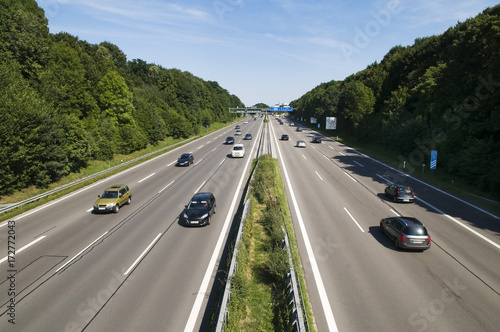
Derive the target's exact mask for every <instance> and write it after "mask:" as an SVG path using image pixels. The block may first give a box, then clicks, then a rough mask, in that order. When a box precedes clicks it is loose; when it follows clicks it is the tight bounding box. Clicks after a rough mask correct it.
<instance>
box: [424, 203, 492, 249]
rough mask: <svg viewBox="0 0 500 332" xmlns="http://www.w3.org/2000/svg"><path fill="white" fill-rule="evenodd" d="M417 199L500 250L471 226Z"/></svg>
mask: <svg viewBox="0 0 500 332" xmlns="http://www.w3.org/2000/svg"><path fill="white" fill-rule="evenodd" d="M415 198H416V199H418V200H419V201H420V202H422V203H424V204H426V205H427V206H429V207H431V208H432V209H434V210H436V211H437V212H439V213H441V214H442V215H443V216H445V217H446V218H448V219H450V220H451V221H453V222H455V223H456V224H458V225H460V226H462V227H463V228H465V229H466V230H468V231H469V232H471V233H472V234H474V235H476V236H478V237H480V238H481V239H483V240H484V241H486V242H488V243H489V244H491V245H493V246H494V247H496V248H497V249H500V245H499V244H497V243H495V242H493V241H492V240H490V239H488V238H487V237H486V236H484V235H482V234H479V233H478V232H477V231H475V230H473V229H472V228H470V227H469V226H467V225H465V224H463V223H461V222H460V221H458V220H457V219H455V218H453V217H452V216H450V215H448V214H446V213H444V212H443V211H441V210H439V209H438V208H437V207H435V206H433V205H431V204H429V203H427V202H426V201H424V200H423V199H421V198H419V197H415Z"/></svg>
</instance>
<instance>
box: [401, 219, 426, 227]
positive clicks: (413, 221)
mask: <svg viewBox="0 0 500 332" xmlns="http://www.w3.org/2000/svg"><path fill="white" fill-rule="evenodd" d="M396 219H399V220H401V221H402V222H403V223H404V224H405V225H406V226H408V227H415V226H424V224H423V223H422V222H421V221H420V220H418V219H417V218H414V217H396Z"/></svg>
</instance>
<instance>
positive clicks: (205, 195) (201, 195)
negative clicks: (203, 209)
mask: <svg viewBox="0 0 500 332" xmlns="http://www.w3.org/2000/svg"><path fill="white" fill-rule="evenodd" d="M211 195H212V193H210V192H202V193H196V194H194V196H193V198H191V200H193V199H200V198H201V199H208V198H209V197H210V196H211Z"/></svg>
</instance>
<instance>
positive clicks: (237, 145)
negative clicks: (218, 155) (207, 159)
mask: <svg viewBox="0 0 500 332" xmlns="http://www.w3.org/2000/svg"><path fill="white" fill-rule="evenodd" d="M239 146H241V147H244V145H243V144H235V145H234V146H233V149H234V148H236V147H239Z"/></svg>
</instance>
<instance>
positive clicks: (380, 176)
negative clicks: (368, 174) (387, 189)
mask: <svg viewBox="0 0 500 332" xmlns="http://www.w3.org/2000/svg"><path fill="white" fill-rule="evenodd" d="M375 175H376V176H378V177H379V178H381V179H382V180H384V181H385V182H387V183H392V182H391V181H389V180H387V179H386V178H384V177H383V176H382V175H378V174H375Z"/></svg>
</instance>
